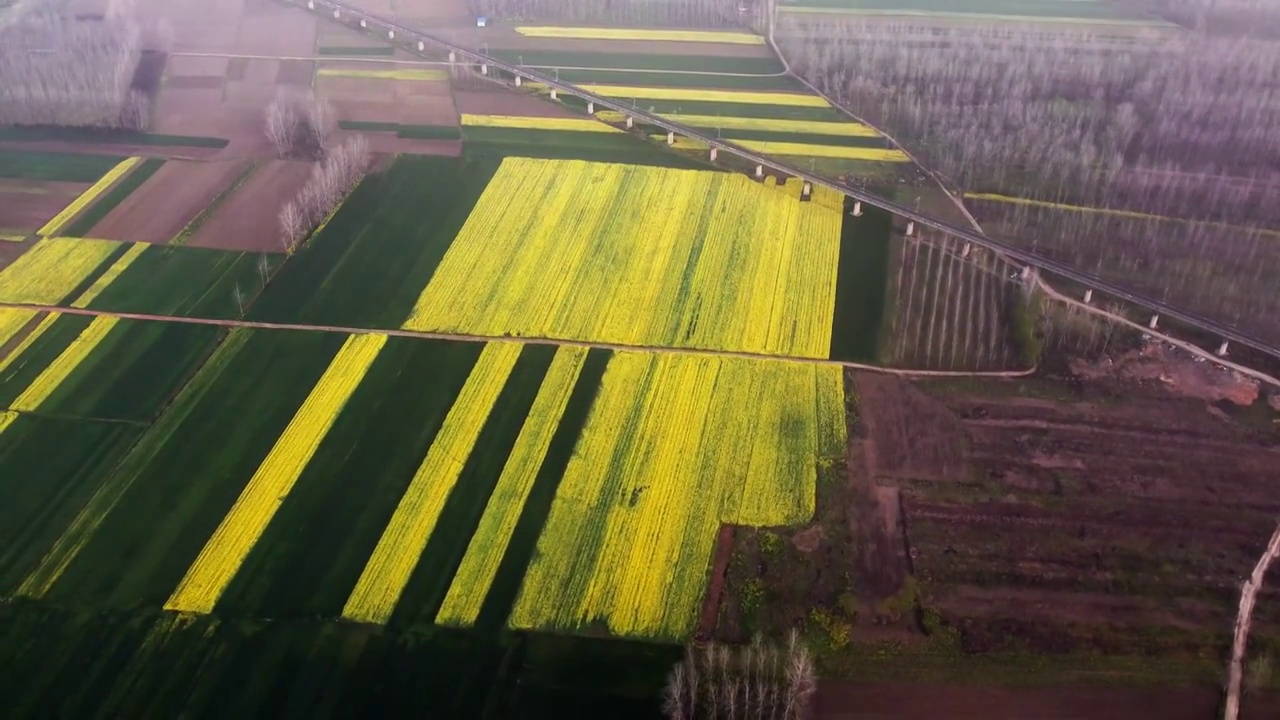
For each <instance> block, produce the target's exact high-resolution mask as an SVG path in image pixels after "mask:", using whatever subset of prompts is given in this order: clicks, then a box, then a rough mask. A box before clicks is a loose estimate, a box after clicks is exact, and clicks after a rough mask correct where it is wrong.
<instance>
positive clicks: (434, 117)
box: [395, 95, 459, 125]
mask: <svg viewBox="0 0 1280 720" xmlns="http://www.w3.org/2000/svg"><path fill="white" fill-rule="evenodd" d="M396 110H397V112H396V116H395V117H396V122H398V123H400V124H401V125H457V124H458V120H459V118H458V111H457V109H456V108H454V106H453V98H451V97H449V96H448V95H445V96H443V97H423V98H419V97H411V98H405V99H402V100H400V101H398V102H397V103H396Z"/></svg>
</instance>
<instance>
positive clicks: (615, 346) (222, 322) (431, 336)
mask: <svg viewBox="0 0 1280 720" xmlns="http://www.w3.org/2000/svg"><path fill="white" fill-rule="evenodd" d="M0 308H13V309H18V310H34V311H37V312H55V313H63V314H67V315H88V316H93V317H99V316H102V317H115V318H120V319H122V320H150V321H154V322H172V323H185V324H189V325H216V326H220V327H242V328H251V329H258V330H310V331H313V332H314V331H318V332H335V333H346V334H348V335H370V334H373V335H388V336H391V337H407V338H420V339H426V340H453V341H459V342H495V341H496V342H517V343H523V344H529V345H569V346H573V347H585V348H607V349H610V350H621V351H634V352H652V353H671V354H679V355H715V356H718V357H732V358H742V359H747V360H782V361H786V362H795V363H809V364H814V365H838V366H840V367H846V368H853V369H855V370H865V371H868V372H878V373H885V374H888V375H898V376H901V377H988V378H1018V377H1025V376H1027V375H1030V374H1032V373H1033V372H1035V370H1034V369H1032V370H1008V371H993V372H960V371H956V372H953V371H945V370H904V369H901V368H887V367H879V366H876V365H863V364H860V363H853V362H844V361H840V360H828V359H825V358H806V357H794V356H787V355H766V354H763V353H749V352H739V351H732V350H707V349H701V348H674V347H662V346H653V345H626V344H623V343H601V342H585V341H581V340H557V339H554V338H527V337H508V336H494V335H468V334H464V333H440V332H429V331H425V330H406V329H404V328H390V329H384V328H367V327H350V326H343V325H310V324H305V323H276V322H262V321H258V320H231V319H218V318H193V317H180V316H177V315H154V314H149V313H129V312H115V311H111V310H94V309H91V308H73V307H61V306H57V305H34V304H23V303H5V302H0Z"/></svg>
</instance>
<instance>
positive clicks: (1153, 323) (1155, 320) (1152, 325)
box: [1147, 315, 1160, 330]
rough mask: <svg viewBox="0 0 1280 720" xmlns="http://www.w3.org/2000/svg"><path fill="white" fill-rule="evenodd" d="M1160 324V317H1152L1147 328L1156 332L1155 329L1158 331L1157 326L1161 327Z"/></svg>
mask: <svg viewBox="0 0 1280 720" xmlns="http://www.w3.org/2000/svg"><path fill="white" fill-rule="evenodd" d="M1159 324H1160V316H1159V315H1152V316H1151V322H1149V323H1147V327H1149V328H1151V329H1152V330H1155V329H1156V326H1157V325H1159Z"/></svg>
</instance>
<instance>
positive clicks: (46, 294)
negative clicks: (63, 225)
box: [0, 238, 120, 305]
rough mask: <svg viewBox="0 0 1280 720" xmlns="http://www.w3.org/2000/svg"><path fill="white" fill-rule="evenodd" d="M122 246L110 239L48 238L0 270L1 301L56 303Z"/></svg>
mask: <svg viewBox="0 0 1280 720" xmlns="http://www.w3.org/2000/svg"><path fill="white" fill-rule="evenodd" d="M119 248H120V243H118V242H114V241H111V240H88V239H84V238H45V239H43V240H41V241H39V242H38V243H36V245H35V247H32V248H31V249H30V250H27V251H26V252H25V253H23V254H22V255H21V256H19V257H18V259H17V260H14V261H13V264H12V265H10V266H9V267H7V268H5V269H4V270H3V271H0V302H8V303H25V304H32V305H57V304H58V303H61V302H62V301H63V300H65V299H66V297H67V295H69V294H71V293H72V292H73V291H74V290H75V289H76V288H77V287H79V286H80V285H81V284H82V283H83V282H84V281H85V280H86V279H87V278H88V277H89V276H90V275H92V274H93V272H94V271H95V270H97V269H98V267H99V266H101V265H102V263H103V261H105V260H106V259H107V258H108V257H110V256H111V254H112V253H114V252H116V251H117V250H118V249H119Z"/></svg>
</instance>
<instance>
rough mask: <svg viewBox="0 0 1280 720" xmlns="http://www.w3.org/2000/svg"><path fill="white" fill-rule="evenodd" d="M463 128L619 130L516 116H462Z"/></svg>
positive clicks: (590, 123) (591, 123) (593, 123)
mask: <svg viewBox="0 0 1280 720" xmlns="http://www.w3.org/2000/svg"><path fill="white" fill-rule="evenodd" d="M462 124H463V126H465V127H496V128H516V129H520V130H575V131H577V132H598V133H617V132H622V131H621V130H619V129H617V128H615V127H612V126H610V125H606V124H604V123H602V122H596V121H595V120H590V119H588V118H549V117H520V116H518V115H470V114H467V113H463V114H462Z"/></svg>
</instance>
